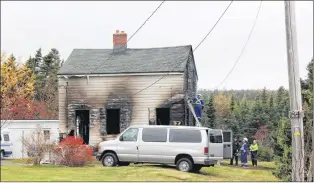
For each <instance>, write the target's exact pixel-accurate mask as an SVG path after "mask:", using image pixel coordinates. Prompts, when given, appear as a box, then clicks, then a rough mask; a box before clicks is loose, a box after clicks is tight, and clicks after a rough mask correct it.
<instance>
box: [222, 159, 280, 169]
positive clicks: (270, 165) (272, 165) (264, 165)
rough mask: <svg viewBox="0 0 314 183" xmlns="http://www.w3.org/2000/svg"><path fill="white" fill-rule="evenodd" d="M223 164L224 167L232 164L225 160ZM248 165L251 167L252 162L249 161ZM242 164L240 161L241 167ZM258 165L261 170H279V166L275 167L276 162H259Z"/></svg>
mask: <svg viewBox="0 0 314 183" xmlns="http://www.w3.org/2000/svg"><path fill="white" fill-rule="evenodd" d="M221 163H222V164H224V165H227V164H229V163H230V160H223V161H222V162H221ZM233 163H234V162H233ZM248 163H249V165H250V163H251V161H249V162H248ZM240 164H241V161H239V165H240ZM257 164H258V167H259V168H265V169H276V168H277V166H276V165H275V163H274V162H266V161H262V162H260V161H259V162H258V163H257Z"/></svg>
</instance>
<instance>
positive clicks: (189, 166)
mask: <svg viewBox="0 0 314 183" xmlns="http://www.w3.org/2000/svg"><path fill="white" fill-rule="evenodd" d="M193 168H194V167H193V163H192V161H191V160H190V159H188V158H181V159H179V161H178V162H177V169H178V170H180V171H182V172H191V171H192V170H193Z"/></svg>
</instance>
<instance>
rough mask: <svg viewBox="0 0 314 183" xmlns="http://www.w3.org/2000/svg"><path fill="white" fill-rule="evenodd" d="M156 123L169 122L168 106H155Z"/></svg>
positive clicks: (164, 123)
mask: <svg viewBox="0 0 314 183" xmlns="http://www.w3.org/2000/svg"><path fill="white" fill-rule="evenodd" d="M156 120H157V121H156V123H157V125H169V124H170V108H157V109H156Z"/></svg>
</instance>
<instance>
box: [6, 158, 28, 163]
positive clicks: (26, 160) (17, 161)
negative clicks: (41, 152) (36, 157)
mask: <svg viewBox="0 0 314 183" xmlns="http://www.w3.org/2000/svg"><path fill="white" fill-rule="evenodd" d="M5 161H9V162H12V163H18V164H31V163H32V162H31V159H30V158H24V159H6V160H5Z"/></svg>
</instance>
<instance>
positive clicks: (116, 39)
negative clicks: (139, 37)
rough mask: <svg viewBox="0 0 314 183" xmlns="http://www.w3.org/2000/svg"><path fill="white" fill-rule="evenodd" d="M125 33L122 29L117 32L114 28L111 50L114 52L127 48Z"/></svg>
mask: <svg viewBox="0 0 314 183" xmlns="http://www.w3.org/2000/svg"><path fill="white" fill-rule="evenodd" d="M127 41H128V38H127V34H126V33H124V31H121V32H119V30H116V33H115V34H113V51H114V52H121V51H126V49H127Z"/></svg>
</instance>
